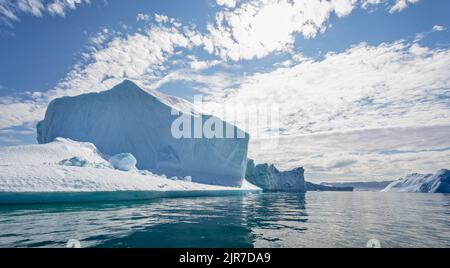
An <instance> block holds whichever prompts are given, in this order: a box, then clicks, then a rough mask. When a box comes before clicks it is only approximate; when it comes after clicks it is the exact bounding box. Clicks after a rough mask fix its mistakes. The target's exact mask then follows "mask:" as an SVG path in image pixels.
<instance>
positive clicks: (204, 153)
mask: <svg viewBox="0 0 450 268" xmlns="http://www.w3.org/2000/svg"><path fill="white" fill-rule="evenodd" d="M176 120H178V121H176ZM183 120H185V121H183ZM174 122H175V123H177V122H184V123H186V124H184V123H180V124H179V125H177V124H175V127H176V128H175V130H176V131H177V135H178V134H179V133H180V132H181V133H184V134H186V135H184V136H182V137H180V136H177V135H175V136H174V135H173V127H174ZM199 122H200V126H199ZM191 126H192V127H191ZM202 126H203V127H202ZM208 127H209V128H210V129H211V130H212V132H214V133H219V132H220V133H219V135H221V136H220V137H224V138H217V136H214V137H211V136H206V135H203V134H204V133H203V132H202V130H204V129H205V128H208ZM180 130H182V131H180ZM57 137H64V138H70V139H72V140H76V141H84V142H91V143H93V144H95V146H96V147H97V148H98V149H99V150H100V151H101V152H102V153H105V154H108V155H115V154H119V153H130V154H132V155H133V156H134V157H136V159H137V168H138V169H141V170H150V171H152V172H153V173H155V174H164V175H167V176H169V177H171V176H177V177H185V176H191V177H192V181H194V182H198V183H206V184H215V185H223V186H240V185H241V183H242V180H243V178H244V175H245V174H244V173H245V167H246V161H247V147H248V140H249V135H248V134H247V133H245V132H243V131H242V130H240V129H239V128H237V127H235V126H233V125H231V124H229V123H227V122H224V121H222V120H220V119H218V118H217V117H214V116H211V115H207V114H204V113H202V112H201V111H199V110H198V109H197V108H196V107H194V105H192V104H191V103H189V102H187V101H185V100H182V99H179V98H176V97H171V96H166V95H163V94H161V93H158V92H155V91H147V90H144V89H141V88H140V87H138V86H137V85H136V84H134V83H133V82H131V81H128V80H125V81H123V82H122V83H121V84H119V85H117V86H115V87H113V88H112V89H110V90H107V91H103V92H100V93H88V94H83V95H79V96H74V97H62V98H58V99H55V100H53V101H52V102H51V103H50V104H49V106H48V108H47V111H46V114H45V119H44V120H43V121H41V122H39V123H38V125H37V140H38V142H39V143H41V144H42V143H48V142H52V141H54V140H55V138H57Z"/></svg>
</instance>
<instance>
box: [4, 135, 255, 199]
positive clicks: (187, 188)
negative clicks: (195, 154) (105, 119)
mask: <svg viewBox="0 0 450 268" xmlns="http://www.w3.org/2000/svg"><path fill="white" fill-rule="evenodd" d="M108 159H109V157H108V156H107V155H105V154H102V153H101V152H100V151H99V150H98V149H97V148H96V146H95V145H93V144H92V143H89V142H76V141H72V140H70V139H65V138H56V139H55V140H54V141H53V142H50V143H47V144H40V145H22V146H12V147H3V148H0V163H1V165H0V204H17V203H49V202H85V201H120V200H140V199H150V198H157V197H188V196H189V197H190V196H219V195H241V194H247V193H259V192H261V189H259V188H258V187H256V186H254V185H252V184H250V183H248V182H247V181H245V180H244V181H243V183H242V186H241V187H229V186H218V185H207V184H200V183H195V182H190V181H189V180H190V177H188V176H186V177H166V176H160V175H156V174H153V173H152V172H149V171H143V170H131V171H121V170H118V169H115V168H113V167H112V166H111V164H110V163H109V161H108ZM121 159H122V160H123V159H125V160H127V161H126V162H127V163H128V161H129V160H130V158H128V157H125V158H121Z"/></svg>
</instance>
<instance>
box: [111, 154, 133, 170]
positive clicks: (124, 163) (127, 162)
mask: <svg viewBox="0 0 450 268" xmlns="http://www.w3.org/2000/svg"><path fill="white" fill-rule="evenodd" d="M109 163H110V164H111V166H112V167H113V168H115V169H118V170H122V171H130V170H136V163H137V160H136V158H135V157H134V156H133V155H132V154H129V153H122V154H116V155H114V156H112V157H111V158H110V159H109Z"/></svg>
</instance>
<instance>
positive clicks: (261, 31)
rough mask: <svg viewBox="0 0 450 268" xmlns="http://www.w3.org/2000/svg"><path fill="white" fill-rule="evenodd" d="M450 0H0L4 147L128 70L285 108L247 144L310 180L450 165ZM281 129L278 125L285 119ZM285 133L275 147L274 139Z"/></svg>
mask: <svg viewBox="0 0 450 268" xmlns="http://www.w3.org/2000/svg"><path fill="white" fill-rule="evenodd" d="M448 10H450V2H449V1H440V0H328V1H325V0H323V1H320V0H308V1H305V0H303V1H301V0H240V1H239V0H237V1H236V0H190V1H183V0H165V1H150V0H149V1H144V0H140V1H138V0H127V1H124V0H122V1H121V0H98V1H96V0H0V146H11V145H18V144H28V143H36V134H35V131H36V130H35V125H36V123H37V122H38V121H39V120H42V119H43V117H44V114H45V109H46V106H47V104H48V103H49V102H50V101H51V100H52V99H54V98H57V97H61V96H73V95H78V94H82V93H86V92H94V91H95V92H98V91H103V90H107V89H109V88H111V87H112V86H114V85H115V84H117V83H119V82H120V81H122V80H123V79H125V78H127V79H131V80H132V81H135V82H136V83H138V84H139V85H140V86H142V87H144V88H146V89H148V90H157V91H160V92H163V93H166V94H170V95H175V96H178V97H181V98H185V99H188V100H190V101H192V100H194V99H195V98H194V96H195V95H197V94H200V95H201V96H203V100H204V101H203V106H202V108H203V109H204V110H205V111H208V112H210V113H213V114H215V113H216V112H217V111H219V110H221V109H223V107H233V109H235V111H236V114H238V116H237V117H236V118H232V119H230V121H232V123H235V124H237V125H238V126H241V127H243V128H245V126H246V122H247V121H246V120H248V118H247V117H245V116H239V115H244V114H246V112H248V108H249V107H259V108H261V107H263V108H264V107H275V108H276V109H277V112H278V121H277V126H276V128H273V127H272V126H271V125H268V124H264V123H259V124H258V125H257V126H256V128H255V129H252V130H251V131H250V130H249V132H250V135H251V137H252V139H251V142H250V147H249V157H251V158H254V159H255V160H256V162H257V163H258V162H269V163H275V164H276V165H277V166H278V167H279V168H280V169H282V170H286V169H290V168H295V167H298V166H303V167H305V170H306V177H307V179H309V180H311V181H315V182H321V181H323V182H326V181H369V180H393V179H397V178H399V177H401V176H403V175H405V174H407V173H412V172H419V173H432V172H435V171H437V170H438V169H441V168H450V138H449V137H450V33H449V30H448V28H449V27H450V17H449V16H448ZM274 130H276V131H274ZM274 140H276V146H275V147H273V146H267V144H269V143H270V142H273V141H274Z"/></svg>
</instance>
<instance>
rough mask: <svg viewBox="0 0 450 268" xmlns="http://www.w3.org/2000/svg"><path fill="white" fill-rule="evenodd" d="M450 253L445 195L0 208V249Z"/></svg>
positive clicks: (286, 196) (279, 196)
mask: <svg viewBox="0 0 450 268" xmlns="http://www.w3.org/2000/svg"><path fill="white" fill-rule="evenodd" d="M69 239H77V240H79V241H80V243H81V246H82V247H365V246H366V243H367V241H368V240H369V239H377V240H379V241H380V243H381V246H382V247H449V246H450V195H440V194H399V193H375V192H353V193H345V192H341V193H339V192H310V193H307V194H305V195H304V194H292V193H264V194H253V195H247V196H229V197H211V198H208V197H199V198H172V199H158V200H150V201H146V202H120V203H91V204H88V203H86V204H66V205H64V204H61V205H28V206H27V205H21V206H0V246H1V247H64V246H65V245H66V243H67V241H68V240H69Z"/></svg>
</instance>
